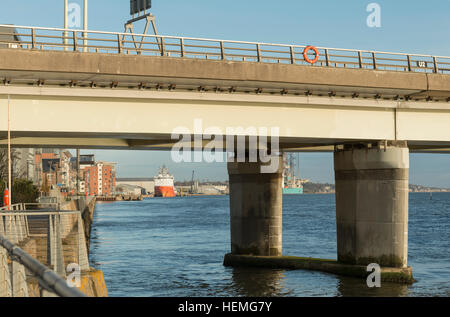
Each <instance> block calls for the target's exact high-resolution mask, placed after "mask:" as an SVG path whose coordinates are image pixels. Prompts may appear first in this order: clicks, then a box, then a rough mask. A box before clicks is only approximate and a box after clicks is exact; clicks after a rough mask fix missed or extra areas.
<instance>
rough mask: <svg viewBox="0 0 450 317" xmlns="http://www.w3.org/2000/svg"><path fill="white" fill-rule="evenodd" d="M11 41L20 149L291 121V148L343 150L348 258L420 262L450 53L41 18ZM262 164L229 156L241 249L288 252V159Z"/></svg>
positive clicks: (341, 253)
mask: <svg viewBox="0 0 450 317" xmlns="http://www.w3.org/2000/svg"><path fill="white" fill-rule="evenodd" d="M3 27H7V26H3ZM10 28H11V27H10ZM2 43H3V45H4V46H5V48H2V49H0V79H2V80H3V85H1V86H0V117H1V118H6V117H7V109H8V102H9V104H10V109H11V121H12V136H13V140H12V144H13V146H17V147H45V146H49V147H55V146H60V147H72V148H73V147H80V148H109V149H140V150H167V149H171V148H172V146H173V144H174V143H175V142H177V141H178V140H173V139H172V138H171V134H172V133H173V132H174V130H175V129H176V128H179V127H185V128H187V130H189V131H192V135H195V134H198V133H199V134H202V132H203V131H200V132H196V130H195V129H196V127H195V122H196V119H201V120H202V125H203V127H216V128H218V129H219V130H220V131H224V133H223V134H224V135H227V132H226V131H227V128H228V127H243V128H244V131H241V132H236V133H234V134H233V135H232V136H233V137H235V136H238V135H244V136H245V135H249V133H246V131H245V129H246V128H248V127H267V128H270V127H278V128H279V142H280V149H281V150H282V151H330V152H333V153H334V157H335V171H336V203H337V233H338V236H337V243H338V260H339V262H340V263H348V264H360V265H366V264H368V263H372V262H375V263H378V264H380V265H383V266H386V267H397V268H405V267H407V237H408V229H407V228H408V169H409V153H410V152H430V153H447V152H448V151H449V150H450V103H449V101H450V76H449V74H450V58H448V57H439V56H427V55H411V54H398V53H387V52H370V51H361V50H343V49H331V48H317V49H318V52H319V59H318V62H317V63H316V64H314V65H311V64H309V63H308V62H307V59H306V58H305V57H308V53H306V54H303V52H304V50H305V46H298V45H278V44H267V43H249V42H235V41H222V40H210V39H193V38H181V37H168V36H144V35H130V34H128V35H126V34H123V33H108V32H94V31H89V32H86V33H81V32H80V31H77V30H63V29H44V28H27V27H16V31H15V36H14V37H13V39H12V40H9V42H8V41H3V42H2ZM2 43H0V44H2ZM8 98H9V99H8ZM8 100H9V101H8ZM6 130H7V121H6V120H1V121H0V139H1V140H0V144H2V145H5V144H6ZM205 143H207V142H204V143H203V145H204V144H205ZM203 145H200V147H202V146H203ZM193 146H195V144H193ZM220 147H221V148H223V149H224V148H225V142H223V143H221V145H220ZM274 159H276V160H280V158H279V157H274ZM262 165H264V163H262V162H240V163H238V162H236V163H229V164H228V171H229V174H230V203H231V205H230V209H231V243H232V248H231V249H232V253H233V254H235V255H239V254H244V255H245V254H252V255H259V256H281V254H282V238H281V236H282V232H281V228H282V213H281V210H282V191H281V186H282V174H281V165H282V164H280V165H279V166H280V168H279V169H278V170H277V171H275V172H273V173H266V174H262V173H261V172H260V170H261V169H260V168H261V166H262Z"/></svg>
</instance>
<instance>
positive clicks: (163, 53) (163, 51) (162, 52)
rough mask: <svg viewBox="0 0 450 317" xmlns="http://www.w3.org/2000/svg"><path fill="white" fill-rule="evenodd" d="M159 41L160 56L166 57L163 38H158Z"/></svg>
mask: <svg viewBox="0 0 450 317" xmlns="http://www.w3.org/2000/svg"><path fill="white" fill-rule="evenodd" d="M160 39H161V56H165V55H166V47H165V44H164V38H163V37H160Z"/></svg>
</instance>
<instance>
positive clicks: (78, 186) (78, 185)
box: [77, 149, 80, 196]
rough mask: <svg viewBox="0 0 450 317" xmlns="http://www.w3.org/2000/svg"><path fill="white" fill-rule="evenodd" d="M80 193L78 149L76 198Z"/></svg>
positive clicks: (78, 155) (78, 152) (78, 158)
mask: <svg viewBox="0 0 450 317" xmlns="http://www.w3.org/2000/svg"><path fill="white" fill-rule="evenodd" d="M79 193H80V149H77V196H78V194H79Z"/></svg>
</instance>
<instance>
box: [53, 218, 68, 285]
mask: <svg viewBox="0 0 450 317" xmlns="http://www.w3.org/2000/svg"><path fill="white" fill-rule="evenodd" d="M61 227H62V225H61V215H55V246H56V248H55V249H56V250H55V260H56V261H55V262H56V263H55V269H54V271H55V272H56V273H57V274H58V275H60V276H62V277H65V276H66V272H65V270H64V255H63V247H62V235H61V230H62V228H61Z"/></svg>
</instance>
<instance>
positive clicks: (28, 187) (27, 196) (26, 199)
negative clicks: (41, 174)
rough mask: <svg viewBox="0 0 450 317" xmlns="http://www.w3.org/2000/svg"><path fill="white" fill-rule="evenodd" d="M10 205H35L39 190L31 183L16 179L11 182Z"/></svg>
mask: <svg viewBox="0 0 450 317" xmlns="http://www.w3.org/2000/svg"><path fill="white" fill-rule="evenodd" d="M12 187H13V191H12V194H13V195H12V200H13V201H12V203H13V204H19V203H35V202H36V200H37V199H38V198H39V189H38V188H37V187H36V186H35V185H34V184H33V182H32V181H29V180H27V179H16V180H14V182H13V185H12Z"/></svg>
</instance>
